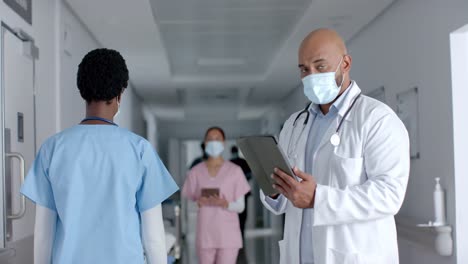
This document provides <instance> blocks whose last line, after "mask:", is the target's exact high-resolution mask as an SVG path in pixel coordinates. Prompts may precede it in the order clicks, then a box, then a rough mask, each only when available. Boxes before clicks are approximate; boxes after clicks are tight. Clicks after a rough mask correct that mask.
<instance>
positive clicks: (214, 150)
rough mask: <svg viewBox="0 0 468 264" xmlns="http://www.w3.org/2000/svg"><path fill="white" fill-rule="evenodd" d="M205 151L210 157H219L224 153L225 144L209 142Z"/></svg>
mask: <svg viewBox="0 0 468 264" xmlns="http://www.w3.org/2000/svg"><path fill="white" fill-rule="evenodd" d="M205 151H206V154H208V156H210V157H213V158H216V157H219V156H220V155H221V154H222V153H223V151H224V144H223V142H221V141H215V140H213V141H209V142H208V143H206V148H205Z"/></svg>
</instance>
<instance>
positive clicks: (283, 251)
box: [278, 239, 287, 264]
mask: <svg viewBox="0 0 468 264" xmlns="http://www.w3.org/2000/svg"><path fill="white" fill-rule="evenodd" d="M278 246H279V252H280V264H285V263H287V262H286V260H287V258H286V242H285V241H284V239H283V240H281V241H278Z"/></svg>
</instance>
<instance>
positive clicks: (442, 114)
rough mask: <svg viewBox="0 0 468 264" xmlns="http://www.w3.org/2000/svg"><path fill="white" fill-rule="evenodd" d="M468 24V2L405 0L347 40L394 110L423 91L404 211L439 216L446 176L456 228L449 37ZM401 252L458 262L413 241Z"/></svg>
mask: <svg viewBox="0 0 468 264" xmlns="http://www.w3.org/2000/svg"><path fill="white" fill-rule="evenodd" d="M466 23H468V2H467V1H459V0H447V1H437V0H399V1H396V3H395V4H393V5H392V6H390V8H389V9H387V10H386V11H385V12H384V13H383V14H382V15H380V16H379V17H378V18H377V19H376V20H374V21H373V22H372V23H371V24H370V25H369V26H368V27H366V28H365V29H364V30H363V31H361V32H360V33H359V34H358V35H357V36H355V37H354V38H353V39H352V40H351V41H350V42H349V43H348V48H349V51H350V54H351V55H352V56H353V59H354V60H353V67H352V72H351V75H352V78H353V79H355V80H356V81H357V82H358V84H359V86H360V87H361V89H363V90H364V92H370V91H372V90H374V89H376V88H378V87H381V86H385V89H386V90H385V92H386V98H387V102H388V104H389V105H390V106H391V107H392V108H393V109H395V108H396V98H395V95H396V93H398V92H401V91H405V90H407V89H409V88H411V87H414V86H418V87H419V89H420V90H419V91H420V93H419V94H420V98H419V104H420V109H419V112H420V124H419V125H420V136H419V139H420V142H419V143H420V152H421V158H420V159H419V160H413V161H412V162H411V166H412V170H411V175H410V180H409V185H408V192H407V195H406V199H405V203H404V205H403V208H402V209H401V212H400V214H401V215H404V216H405V217H409V218H412V219H414V220H415V221H417V222H421V223H422V222H427V221H428V220H430V219H431V218H432V215H433V214H432V191H433V187H434V180H433V179H434V177H441V179H442V180H441V182H442V184H443V185H444V187H445V188H446V190H447V212H448V216H447V217H448V221H449V223H450V224H451V225H455V206H454V205H455V196H454V191H455V188H454V176H453V175H454V168H453V137H452V133H453V130H452V103H451V81H450V76H451V72H450V38H449V34H450V33H451V32H452V31H454V30H455V29H457V28H459V27H461V26H462V25H464V24H466ZM298 83H299V81H298ZM305 102H306V100H305V98H304V96H303V94H302V86H300V87H298V88H297V89H296V91H295V92H293V93H292V94H291V95H289V97H287V98H286V100H285V104H284V107H283V108H284V109H285V112H286V113H288V114H289V113H291V112H293V111H295V110H298V109H301V108H303V107H304V106H303V105H304V103H305ZM460 224H462V223H460ZM464 224H466V223H464ZM465 235H466V234H465ZM400 255H401V256H400V259H401V263H402V264H419V263H421V264H423V263H424V264H432V263H434V264H444V263H456V258H455V257H440V256H438V255H436V254H435V253H434V252H432V251H430V250H425V249H422V247H418V246H415V245H413V244H411V243H409V242H407V241H401V245H400Z"/></svg>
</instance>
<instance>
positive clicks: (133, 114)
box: [114, 84, 146, 135]
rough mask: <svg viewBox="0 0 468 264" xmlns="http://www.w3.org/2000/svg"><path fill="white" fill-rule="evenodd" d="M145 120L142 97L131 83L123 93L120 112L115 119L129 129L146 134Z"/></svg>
mask: <svg viewBox="0 0 468 264" xmlns="http://www.w3.org/2000/svg"><path fill="white" fill-rule="evenodd" d="M143 120H144V118H143V109H142V105H141V99H140V98H139V96H138V95H137V94H136V93H135V89H134V88H133V87H132V86H131V84H129V85H128V87H127V89H125V92H124V93H123V95H122V102H120V113H119V115H118V116H117V117H116V118H115V120H114V121H115V122H116V123H117V124H119V126H121V127H123V128H126V129H129V130H131V131H133V132H135V133H137V134H139V135H144V134H146V131H143V130H144V129H145V128H144V121H143Z"/></svg>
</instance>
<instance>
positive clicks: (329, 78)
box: [302, 58, 344, 105]
mask: <svg viewBox="0 0 468 264" xmlns="http://www.w3.org/2000/svg"><path fill="white" fill-rule="evenodd" d="M342 62H343V58H341V61H340V64H338V67H337V68H336V70H338V68H339V67H340V65H341V63H342ZM335 78H336V71H334V72H325V73H315V74H310V75H308V76H306V77H304V78H303V79H302V84H303V85H304V94H305V96H307V98H309V100H310V101H311V102H312V103H314V104H319V105H323V104H328V103H330V102H332V101H333V100H335V99H336V97H338V94H339V92H340V90H341V86H342V85H343V81H344V78H343V79H342V81H341V85H340V86H339V87H338V85H337V84H336V80H335Z"/></svg>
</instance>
